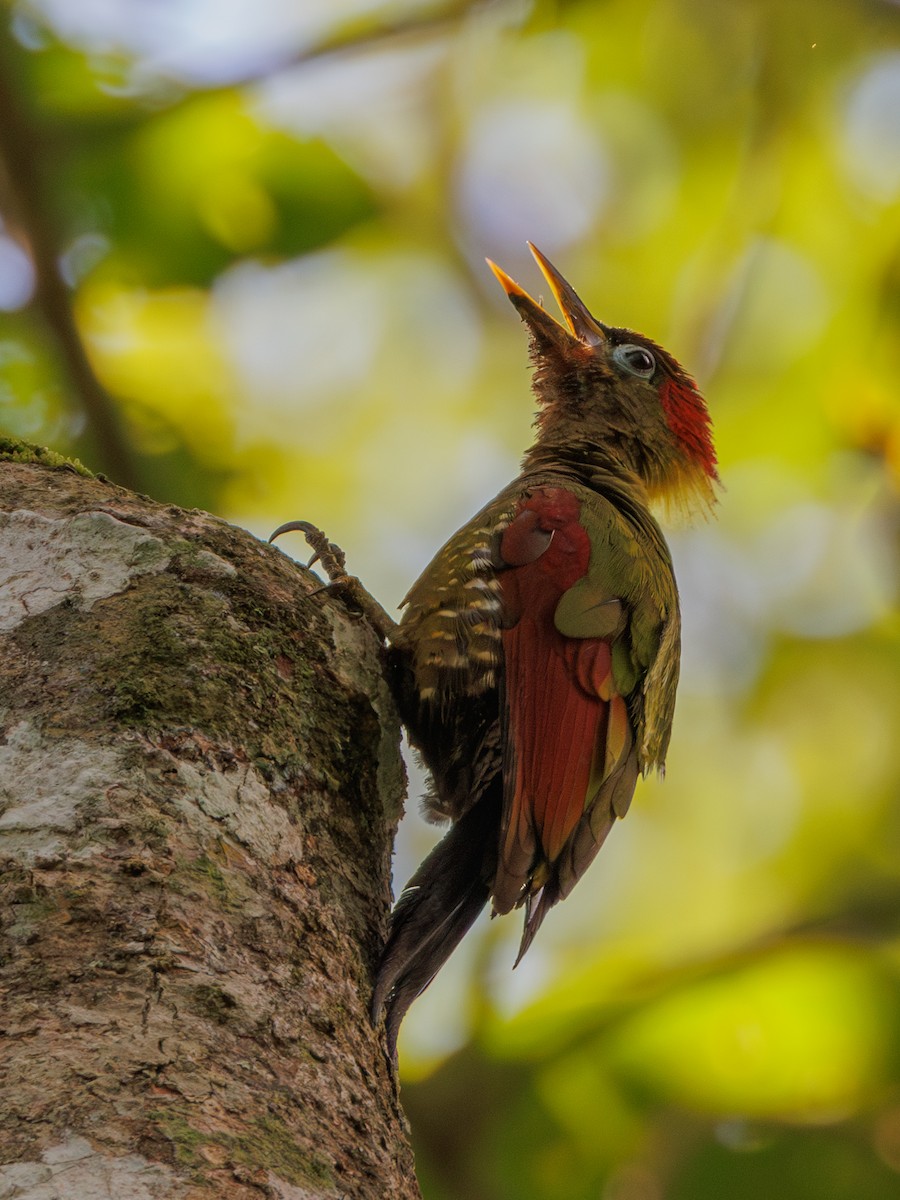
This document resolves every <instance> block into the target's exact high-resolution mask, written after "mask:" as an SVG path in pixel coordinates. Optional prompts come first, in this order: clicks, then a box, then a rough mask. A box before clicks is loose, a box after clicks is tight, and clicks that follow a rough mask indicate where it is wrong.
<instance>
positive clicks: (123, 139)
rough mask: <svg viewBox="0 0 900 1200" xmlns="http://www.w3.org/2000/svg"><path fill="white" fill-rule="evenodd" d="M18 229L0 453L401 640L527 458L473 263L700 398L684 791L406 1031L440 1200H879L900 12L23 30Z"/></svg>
mask: <svg viewBox="0 0 900 1200" xmlns="http://www.w3.org/2000/svg"><path fill="white" fill-rule="evenodd" d="M0 216H2V228H0V310H2V311H0V432H3V433H6V434H11V435H15V436H19V437H22V438H26V439H29V440H33V441H37V442H41V443H47V444H49V445H51V446H52V447H54V448H55V449H57V450H60V451H63V452H66V453H75V454H79V455H80V456H82V457H83V458H84V460H85V461H86V462H87V463H88V465H90V466H92V467H94V468H95V469H99V470H101V471H104V472H106V473H107V474H108V475H109V476H110V477H112V478H113V479H115V480H117V481H120V482H123V483H127V484H130V485H131V486H133V487H136V488H138V489H139V490H141V491H144V492H148V493H150V494H151V495H153V496H155V497H157V498H159V499H161V500H165V501H171V502H175V503H178V504H183V505H201V506H203V507H205V508H208V509H210V510H212V511H213V512H216V513H219V514H221V515H223V516H225V517H227V518H228V519H229V520H232V521H235V522H237V523H238V524H241V525H244V526H246V527H248V528H250V529H251V530H253V531H254V532H256V533H258V534H260V535H263V536H264V535H266V534H267V533H268V531H269V530H270V529H271V528H272V527H273V526H274V525H276V524H278V523H280V522H281V521H283V520H287V519H290V518H294V517H304V518H307V519H309V520H312V521H315V522H316V523H318V524H320V525H321V526H323V527H324V528H325V529H326V530H327V531H328V533H329V534H330V535H331V536H332V537H333V538H335V539H336V540H338V541H340V542H341V544H342V545H343V546H344V548H345V549H346V551H347V553H348V556H349V561H350V564H351V567H352V569H353V570H354V571H356V572H357V573H359V574H360V575H361V576H362V577H363V579H364V580H365V581H366V583H367V584H368V586H369V587H370V589H371V590H372V591H373V592H375V593H376V594H377V595H378V596H379V598H380V599H381V600H382V601H383V603H384V604H385V605H387V606H388V607H389V608H394V607H395V606H396V605H397V604H398V603H399V601H400V600H401V598H402V596H403V594H404V592H405V590H406V588H407V587H408V585H409V584H410V582H411V581H412V580H413V579H414V578H415V577H416V575H417V574H418V572H419V570H420V569H421V568H422V566H424V564H425V563H426V562H427V561H428V559H429V558H430V556H431V555H432V553H433V552H434V551H435V549H436V548H437V547H438V546H439V545H440V544H441V542H442V541H443V540H444V538H445V537H446V536H447V535H449V534H450V533H451V532H452V531H453V530H454V529H455V528H456V527H457V525H458V524H460V523H461V522H462V521H463V520H464V519H465V518H467V517H468V516H469V515H470V514H471V513H472V512H474V511H475V510H476V509H477V508H478V507H480V506H481V504H482V503H483V502H484V501H485V500H486V499H488V498H490V497H491V496H492V495H493V494H494V493H495V492H496V491H497V490H498V489H499V487H500V486H501V485H502V484H503V483H505V482H506V481H507V479H508V478H509V477H511V476H512V475H513V474H514V473H515V471H516V469H517V463H518V458H519V455H520V453H521V451H522V450H523V449H524V447H525V445H526V443H527V440H528V437H529V426H530V419H531V401H530V397H529V390H528V374H527V362H526V353H525V338H524V333H523V330H522V327H521V325H520V323H519V321H518V319H517V318H516V315H515V313H514V312H513V310H512V309H511V308H510V307H509V305H508V303H507V301H506V300H505V297H504V296H503V295H502V293H501V292H500V289H499V288H498V287H497V285H496V282H495V280H494V279H493V278H492V277H491V276H490V274H489V273H488V271H487V270H486V268H485V267H484V264H483V258H484V255H486V254H489V255H490V256H491V257H492V258H494V259H496V260H497V261H498V262H500V263H501V264H502V265H503V266H504V267H505V268H506V270H507V271H509V272H510V273H511V274H512V275H514V276H515V277H516V278H518V279H519V280H520V281H521V282H522V283H523V284H524V285H525V286H526V287H529V288H532V289H534V290H536V291H537V290H538V287H539V285H538V276H537V271H536V268H535V267H534V265H533V264H532V263H531V261H530V259H529V257H528V255H527V252H526V250H525V246H524V243H525V239H526V238H530V239H532V240H533V241H535V242H536V243H537V244H538V245H539V246H540V247H541V248H542V249H543V250H544V251H545V252H546V253H547V254H549V255H550V256H551V257H552V258H553V259H554V261H555V262H556V263H557V265H558V266H559V267H560V268H561V269H562V270H563V272H564V273H565V274H566V275H567V276H568V277H569V278H570V279H571V280H572V281H573V283H574V284H575V286H576V287H577V288H578V290H579V291H580V292H581V294H582V295H583V296H584V297H585V299H586V300H587V302H588V303H589V304H590V305H591V307H592V308H593V309H594V311H595V312H596V313H597V314H598V315H599V316H601V317H602V318H603V319H605V320H607V321H610V322H612V323H615V324H622V325H630V326H632V327H634V328H637V329H640V330H643V331H644V332H646V333H648V334H650V335H651V336H652V337H654V338H656V339H657V340H659V341H661V342H663V343H664V344H665V345H666V346H667V347H668V348H669V349H670V350H672V351H673V352H674V353H675V354H676V355H677V356H678V358H679V359H681V360H682V361H683V362H684V363H685V364H686V365H687V366H688V367H689V368H690V369H691V370H692V371H693V372H694V373H695V374H696V376H697V377H698V379H699V381H700V383H701V385H702V387H703V389H704V391H705V393H706V394H707V396H708V399H709V404H710V408H711V411H712V413H713V415H714V419H715V423H716V429H717V437H718V446H719V450H720V456H721V463H722V476H723V480H724V484H725V488H724V491H723V493H722V496H721V503H720V505H719V508H718V520H717V521H715V522H709V523H705V524H704V523H701V525H700V526H699V527H696V528H693V529H691V528H680V529H675V530H673V531H672V533H671V539H672V544H673V549H674V555H675V559H676V565H677V569H678V574H679V578H680V582H681V588H682V593H683V607H684V610H685V625H686V631H685V654H684V671H683V683H682V686H681V691H680V698H679V706H678V713H677V719H676V729H675V736H674V741H673V748H672V752H671V755H670V759H669V769H668V778H667V779H666V781H665V783H659V782H657V781H650V782H648V783H645V784H642V785H640V787H639V794H638V798H637V800H636V802H635V805H634V806H633V808H632V811H631V813H630V815H629V817H628V819H627V821H625V822H624V823H622V824H621V825H620V826H619V827H618V828H617V829H616V831H615V833H614V836H613V837H612V838H611V839H610V842H609V844H608V845H607V847H606V848H605V850H604V851H603V854H602V856H601V857H600V858H599V859H598V861H597V862H596V864H595V865H594V867H593V868H592V870H591V872H590V873H589V874H588V876H587V878H586V879H585V880H584V881H583V882H582V883H581V884H580V886H579V888H578V889H577V890H576V892H575V893H574V895H573V896H572V897H571V898H570V899H569V900H568V901H567V902H566V903H565V904H564V905H562V906H561V907H560V908H558V909H557V910H555V911H554V913H553V914H552V916H551V918H550V919H549V920H548V921H547V923H546V925H545V927H544V929H543V930H542V933H541V936H540V937H539V938H538V940H537V943H536V944H535V946H534V947H533V948H532V950H531V951H530V953H529V955H528V957H527V958H526V959H525V961H524V962H523V963H522V965H521V966H520V967H519V968H518V970H517V971H515V972H514V973H513V972H511V970H510V967H511V964H512V961H513V958H514V955H515V945H516V943H517V940H518V928H517V926H518V922H517V920H515V919H507V920H504V921H496V922H493V923H491V922H488V921H486V920H485V921H484V922H482V923H481V924H480V925H479V926H478V927H477V929H476V931H475V932H474V933H473V935H472V936H470V938H469V939H468V940H467V942H466V943H465V945H464V947H463V948H462V949H461V950H460V951H459V952H458V953H457V954H456V956H455V957H454V960H453V962H452V964H451V965H450V966H449V967H448V968H447V969H446V970H445V971H444V972H443V973H442V975H441V976H440V978H439V980H438V982H437V983H436V984H435V985H434V986H433V987H432V989H431V990H430V991H429V992H428V993H427V995H426V996H425V997H423V999H422V1000H421V1001H420V1002H419V1003H418V1005H417V1006H416V1007H415V1008H414V1010H413V1012H412V1014H411V1015H410V1017H409V1019H408V1022H407V1025H406V1027H405V1030H404V1035H403V1040H402V1066H403V1077H404V1100H405V1102H406V1105H407V1108H408V1111H409V1114H410V1117H411V1121H412V1127H413V1136H414V1140H415V1143H416V1148H417V1154H418V1161H419V1167H420V1172H421V1177H422V1181H423V1188H424V1192H425V1196H426V1197H427V1200H513V1198H515V1200H521V1198H523V1197H526V1198H534V1200H713V1198H714V1197H715V1198H716V1200H719V1198H722V1197H727V1198H728V1200H757V1198H768V1197H778V1200H881V1198H885V1200H887V1198H889V1197H893V1198H896V1197H897V1196H900V810H898V805H897V798H898V785H900V620H898V613H897V607H896V601H897V587H898V549H900V542H898V535H900V507H898V485H900V396H898V386H897V380H898V375H900V7H898V5H897V4H896V3H891V2H889V0H791V2H790V3H787V4H785V3H781V2H779V0H730V2H726V3H723V2H722V0H593V2H589V0H581V2H571V3H565V2H563V0H559V2H558V3H550V2H543V0H534V2H533V3H528V2H523V0H508V2H504V0H494V2H492V3H491V2H483V3H472V2H452V0H445V2H444V3H443V4H441V3H414V2H412V0H407V2H403V0H397V2H396V3H379V2H378V0H343V2H341V3H338V2H337V0H255V3H253V4H249V3H240V2H239V0H78V2H77V3H75V2H73V0H17V2H12V3H10V2H9V0H4V3H3V4H2V5H0ZM284 546H285V549H293V550H294V551H295V553H296V554H297V555H298V556H302V554H303V547H302V545H300V544H297V543H296V542H295V543H294V544H293V545H291V544H290V543H289V542H287V541H286V542H285V543H284ZM419 786H420V781H419V780H418V779H417V778H416V777H415V775H413V780H412V792H413V793H415V791H416V789H417V788H418V787H419ZM434 836H435V833H434V831H433V830H432V829H430V828H429V827H428V826H426V825H425V824H424V823H423V822H422V821H421V820H420V818H419V817H418V815H417V813H416V803H415V796H414V794H413V796H411V803H410V816H409V819H408V820H407V822H406V823H405V825H404V828H403V830H402V833H401V838H400V845H399V850H398V858H397V863H396V882H397V883H402V882H403V880H404V879H405V878H406V877H407V876H408V875H409V873H410V872H411V870H412V868H413V865H414V863H415V862H416V861H417V860H418V859H419V858H420V857H421V856H422V854H423V853H424V852H425V850H426V849H427V847H428V845H429V844H430V841H431V840H432V839H433V838H434Z"/></svg>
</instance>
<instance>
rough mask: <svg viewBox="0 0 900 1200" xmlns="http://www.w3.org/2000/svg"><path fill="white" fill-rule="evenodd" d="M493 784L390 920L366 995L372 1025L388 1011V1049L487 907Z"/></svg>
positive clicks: (497, 803)
mask: <svg viewBox="0 0 900 1200" xmlns="http://www.w3.org/2000/svg"><path fill="white" fill-rule="evenodd" d="M500 808H501V789H500V786H499V780H498V782H497V784H496V785H494V786H491V787H489V788H488V790H487V791H486V793H485V794H484V795H483V796H482V797H481V798H480V799H479V800H478V802H477V803H476V804H475V805H473V807H472V808H471V809H469V811H468V812H467V813H466V814H465V815H464V816H463V817H461V818H460V820H459V821H457V822H456V824H455V825H454V826H453V827H452V829H451V830H450V831H449V833H447V834H446V835H445V837H444V838H443V839H442V840H441V841H440V842H438V844H437V845H436V846H435V848H434V849H433V850H432V851H431V853H430V854H429V855H428V857H427V858H426V859H425V861H424V862H423V863H422V864H421V866H420V867H419V868H418V870H417V871H416V873H415V874H414V875H413V877H412V879H410V881H409V883H408V884H407V886H406V887H405V888H404V890H403V892H402V894H401V896H400V899H399V900H398V901H397V904H396V906H395V908H394V911H393V913H392V914H391V927H390V933H389V935H388V940H387V944H386V945H385V948H384V952H383V953H382V956H381V962H380V964H379V967H378V973H377V976H376V980H375V988H374V992H373V995H372V1019H373V1020H374V1021H377V1020H378V1019H379V1018H380V1016H381V1013H382V1010H383V1009H384V1008H385V1007H386V1008H387V1015H386V1019H385V1026H386V1032H387V1039H388V1047H389V1050H390V1053H391V1054H394V1053H395V1052H396V1046H397V1034H398V1032H399V1029H400V1022H401V1021H402V1020H403V1017H404V1016H405V1015H406V1012H407V1010H408V1008H409V1006H410V1005H411V1004H412V1002H413V1001H414V1000H415V999H416V997H417V996H419V995H420V994H421V993H422V992H424V990H425V989H426V988H427V987H428V985H429V983H431V981H432V979H433V978H434V976H435V975H436V974H437V972H438V971H439V970H440V968H441V967H442V966H443V964H444V963H445V962H446V961H447V959H448V958H449V957H450V955H451V954H452V952H453V951H454V950H455V949H456V947H457V946H458V944H459V943H460V941H461V940H462V938H463V936H464V935H465V933H466V932H467V931H468V929H469V928H470V926H471V925H472V923H473V922H474V921H475V918H476V917H477V916H478V914H479V913H480V912H481V910H482V908H483V907H484V906H485V904H486V903H487V899H488V896H489V894H490V887H491V881H492V879H493V877H494V872H495V871H496V866H497V843H498V837H499V825H500Z"/></svg>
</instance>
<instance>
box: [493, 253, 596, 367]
mask: <svg viewBox="0 0 900 1200" xmlns="http://www.w3.org/2000/svg"><path fill="white" fill-rule="evenodd" d="M528 249H529V250H530V251H531V253H532V254H533V255H534V259H535V262H536V263H537V265H538V266H539V267H540V269H541V274H542V275H543V276H544V278H545V279H546V280H547V283H548V284H549V285H550V290H551V292H552V293H553V295H554V296H555V297H556V302H557V304H558V305H559V307H560V311H561V312H562V315H563V317H564V319H565V322H566V325H567V326H568V330H567V329H566V328H565V326H563V325H561V324H560V322H559V321H557V320H556V319H555V318H554V317H551V316H550V314H549V313H548V312H547V310H546V309H545V308H543V307H542V306H541V305H540V304H538V302H537V301H536V300H534V299H532V297H531V296H529V295H528V293H527V292H526V291H525V290H524V288H521V287H519V285H518V284H517V283H516V281H515V280H514V279H510V277H509V276H508V275H507V274H506V272H505V271H503V270H501V268H500V267H498V266H497V264H496V263H495V262H491V260H490V259H488V260H487V264H488V266H489V267H490V268H491V270H492V271H493V272H494V274H495V275H496V276H497V278H498V279H499V280H500V284H501V286H502V288H503V290H504V291H505V292H506V294H507V296H509V298H510V300H512V302H513V304H514V305H515V306H516V308H517V309H518V310H519V313H520V314H521V316H522V319H523V320H524V321H526V322H527V324H528V325H529V326H530V327H531V329H532V330H533V331H534V332H535V334H538V335H542V336H543V337H545V338H550V340H551V341H554V342H560V341H562V338H561V337H560V335H561V334H563V335H565V334H571V336H572V337H575V338H577V339H578V340H579V341H580V342H584V343H586V344H587V345H589V346H599V345H601V344H602V343H603V342H605V341H606V327H605V326H604V325H603V324H602V322H600V321H598V320H597V319H596V317H592V316H591V314H590V313H589V312H588V310H587V307H586V306H585V304H584V303H583V302H582V300H581V299H580V298H579V296H578V293H577V292H576V291H575V289H574V288H573V287H572V285H571V284H570V283H569V282H568V281H567V280H566V279H565V278H564V277H563V276H562V275H560V273H559V271H557V269H556V267H554V265H553V263H552V262H551V261H550V259H549V258H545V257H544V255H543V254H541V252H540V250H538V248H537V246H534V245H532V243H531V242H529V243H528Z"/></svg>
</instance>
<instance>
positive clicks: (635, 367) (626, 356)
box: [612, 342, 656, 379]
mask: <svg viewBox="0 0 900 1200" xmlns="http://www.w3.org/2000/svg"><path fill="white" fill-rule="evenodd" d="M612 356H613V358H614V359H615V360H616V362H617V363H618V364H619V365H620V366H622V367H624V368H625V370H626V371H628V372H629V373H630V374H632V375H637V377H638V378H639V379H649V378H650V376H651V375H652V374H653V372H654V371H655V370H656V359H655V358H654V357H653V355H652V354H651V353H650V351H649V350H647V349H645V348H644V347H643V346H635V345H634V344H633V343H632V342H626V343H625V345H624V346H616V348H615V350H613V352H612Z"/></svg>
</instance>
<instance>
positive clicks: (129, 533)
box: [0, 443, 419, 1200]
mask: <svg viewBox="0 0 900 1200" xmlns="http://www.w3.org/2000/svg"><path fill="white" fill-rule="evenodd" d="M0 451H5V453H3V454H2V455H0V457H2V458H3V459H4V461H2V462H0V922H2V923H0V1163H3V1164H6V1165H3V1166H0V1196H2V1197H4V1198H9V1200H12V1198H14V1197H15V1198H16V1200H53V1198H55V1197H59V1198H63V1197H65V1198H66V1200H89V1198H90V1200H94V1198H95V1197H96V1198H98V1200H99V1198H101V1197H102V1198H112V1197H115V1200H150V1198H153V1200H156V1198H161V1197H165V1198H166V1200H168V1198H169V1197H179V1198H189V1200H202V1198H205V1197H216V1198H217V1200H238V1198H240V1200H259V1198H260V1197H272V1198H276V1200H318V1198H320V1197H329V1198H331V1200H334V1198H336V1197H348V1198H350V1197H352V1198H353V1200H357V1198H359V1200H368V1198H371V1200H384V1198H385V1197H388V1196H389V1197H400V1198H404V1197H409V1198H414V1197H417V1196H418V1195H419V1191H418V1187H417V1185H416V1182H415V1177H414V1173H413V1165H412V1156H411V1153H410V1150H409V1146H408V1143H407V1141H406V1134H405V1123H404V1119H403V1116H402V1113H401V1110H400V1107H399V1103H398V1098H397V1089H396V1083H395V1080H394V1078H393V1074H392V1071H391V1068H390V1065H389V1063H388V1061H387V1059H386V1057H385V1052H384V1047H383V1039H382V1036H381V1034H380V1032H378V1033H376V1032H375V1031H373V1029H372V1028H371V1025H370V1023H369V1020H368V1017H367V1004H368V1001H369V996H370V991H371V984H370V979H371V971H372V966H373V963H374V961H375V958H376V955H377V952H378V948H379V946H380V944H381V941H382V938H383V935H384V927H385V918H386V913H387V907H388V903H389V885H388V880H389V871H390V845H391V838H392V835H393V831H394V828H395V825H396V821H397V818H398V815H399V812H400V808H401V803H402V795H403V770H402V765H401V760H400V756H399V749H398V725H397V719H396V715H395V713H394V710H393V707H392V704H391V700H390V696H389V693H388V691H387V688H386V686H385V684H384V681H383V678H382V675H381V671H380V658H379V654H380V651H379V647H378V644H377V640H376V638H375V636H374V635H373V634H372V632H371V630H369V628H368V627H367V626H366V625H364V624H363V623H361V622H359V621H357V620H354V619H353V618H352V617H351V616H350V615H348V614H347V612H346V611H345V610H344V609H343V608H342V606H341V605H340V603H339V602H337V601H335V600H334V599H333V598H331V597H322V596H319V597H314V598H313V597H311V596H310V595H309V593H310V592H311V591H312V590H313V588H314V587H316V586H318V581H317V580H315V579H314V577H313V576H312V575H311V574H309V573H308V572H306V571H305V570H304V569H303V568H298V567H297V566H296V564H294V563H293V562H291V561H290V560H289V559H287V558H286V557H285V556H284V555H283V554H282V553H281V552H280V551H278V550H276V549H274V548H270V547H267V546H264V545H261V544H260V543H259V542H257V541H256V540H255V539H254V538H252V537H251V536H250V535H249V534H247V533H245V532H243V531H242V530H239V529H235V528H233V527H231V526H229V525H226V524H225V523H224V522H222V521H219V520H216V519H215V518H213V517H210V516H207V515H206V514H205V513H200V512H196V511H194V512H183V511H181V510H179V509H176V508H173V507H165V506H162V505H159V504H155V503H153V502H152V501H150V500H148V499H146V498H144V497H139V496H135V495H133V494H132V493H130V492H126V491H124V490H122V489H120V488H117V487H114V486H112V485H110V484H109V483H107V482H105V481H104V480H102V479H95V478H92V477H89V476H87V474H86V473H85V474H84V475H83V474H81V473H80V472H79V470H78V469H76V468H73V467H72V465H71V464H64V463H63V462H62V461H61V460H55V456H51V455H48V454H46V453H45V452H35V451H33V450H31V449H30V448H27V447H21V446H17V445H15V444H12V443H4V444H2V445H0ZM14 460H16V461H14ZM29 460H30V461H29ZM54 463H55V465H48V464H54Z"/></svg>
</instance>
